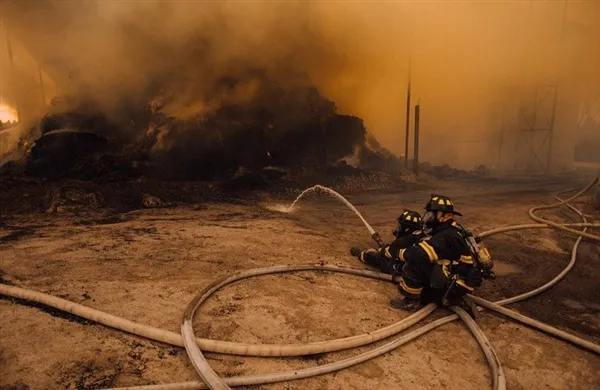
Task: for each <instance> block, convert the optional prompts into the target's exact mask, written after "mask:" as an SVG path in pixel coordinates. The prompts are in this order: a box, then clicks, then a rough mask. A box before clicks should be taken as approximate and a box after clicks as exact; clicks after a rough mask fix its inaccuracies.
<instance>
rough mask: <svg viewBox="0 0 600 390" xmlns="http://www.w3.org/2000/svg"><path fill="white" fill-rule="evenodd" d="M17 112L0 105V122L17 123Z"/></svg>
mask: <svg viewBox="0 0 600 390" xmlns="http://www.w3.org/2000/svg"><path fill="white" fill-rule="evenodd" d="M18 121H19V117H18V116H17V110H15V109H14V108H11V107H9V106H5V105H4V104H0V122H2V123H7V122H18Z"/></svg>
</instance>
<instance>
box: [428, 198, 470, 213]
mask: <svg viewBox="0 0 600 390" xmlns="http://www.w3.org/2000/svg"><path fill="white" fill-rule="evenodd" d="M425 210H427V211H442V212H444V213H449V214H455V215H459V216H461V217H462V214H461V213H459V212H458V211H455V210H454V203H453V202H452V200H450V198H448V197H447V196H443V195H436V194H431V199H429V202H427V204H426V205H425Z"/></svg>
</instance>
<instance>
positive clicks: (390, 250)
mask: <svg viewBox="0 0 600 390" xmlns="http://www.w3.org/2000/svg"><path fill="white" fill-rule="evenodd" d="M422 226H423V221H422V219H421V215H420V214H419V213H417V212H416V211H412V210H406V209H405V210H404V212H403V213H402V215H400V216H399V217H398V219H397V220H396V229H395V230H394V232H393V234H394V236H395V237H396V239H395V240H394V241H393V242H392V243H391V244H390V245H386V246H384V247H383V248H380V249H366V250H362V249H361V248H357V247H354V248H352V249H350V253H351V254H352V256H356V257H357V258H358V260H360V261H361V262H363V263H365V264H368V265H370V266H372V267H375V268H377V269H378V270H379V271H381V272H384V273H386V274H391V275H395V274H399V273H400V272H402V262H401V261H400V259H399V252H400V250H401V249H404V248H408V247H409V246H411V245H414V244H416V243H417V242H419V240H420V239H421V238H423V231H422V230H421V229H422Z"/></svg>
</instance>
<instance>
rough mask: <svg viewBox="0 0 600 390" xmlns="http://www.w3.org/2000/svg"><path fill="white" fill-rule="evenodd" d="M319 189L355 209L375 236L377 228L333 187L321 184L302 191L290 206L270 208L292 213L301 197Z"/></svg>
mask: <svg viewBox="0 0 600 390" xmlns="http://www.w3.org/2000/svg"><path fill="white" fill-rule="evenodd" d="M319 191H320V192H322V193H325V194H328V195H332V196H335V197H336V198H338V199H339V200H341V201H342V202H343V203H344V204H345V205H346V206H348V207H349V208H350V210H352V211H354V213H355V214H356V215H357V216H358V218H360V220H361V221H362V222H363V223H364V224H365V227H366V228H367V229H368V230H369V233H370V234H371V236H373V235H374V234H375V230H373V228H372V227H371V225H369V223H368V222H367V221H366V220H365V219H364V218H363V216H362V214H361V213H360V212H359V211H358V210H357V209H356V207H354V205H353V204H352V203H350V202H349V201H348V199H346V198H344V197H343V196H342V195H341V194H339V193H338V192H336V191H334V190H332V189H331V188H328V187H324V186H322V185H319V184H317V185H316V186H313V187H310V188H307V189H305V190H304V191H302V192H301V193H300V195H298V196H297V197H296V199H295V200H294V202H292V204H291V205H290V206H283V205H275V206H271V207H269V208H270V209H271V210H274V211H279V212H282V213H291V212H292V211H294V210H295V209H296V207H297V206H296V205H297V204H298V202H299V201H300V199H302V198H303V197H305V196H306V195H308V194H310V193H311V192H319Z"/></svg>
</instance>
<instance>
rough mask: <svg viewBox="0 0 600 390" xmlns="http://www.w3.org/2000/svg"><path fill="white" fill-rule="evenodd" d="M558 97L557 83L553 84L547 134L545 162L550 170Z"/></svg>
mask: <svg viewBox="0 0 600 390" xmlns="http://www.w3.org/2000/svg"><path fill="white" fill-rule="evenodd" d="M557 98H558V85H555V86H554V100H553V102H552V119H550V134H548V138H549V140H548V161H547V162H546V170H547V171H548V172H549V171H550V164H551V163H552V148H553V145H552V144H553V142H554V140H553V138H554V122H555V120H556V99H557Z"/></svg>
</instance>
